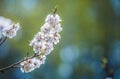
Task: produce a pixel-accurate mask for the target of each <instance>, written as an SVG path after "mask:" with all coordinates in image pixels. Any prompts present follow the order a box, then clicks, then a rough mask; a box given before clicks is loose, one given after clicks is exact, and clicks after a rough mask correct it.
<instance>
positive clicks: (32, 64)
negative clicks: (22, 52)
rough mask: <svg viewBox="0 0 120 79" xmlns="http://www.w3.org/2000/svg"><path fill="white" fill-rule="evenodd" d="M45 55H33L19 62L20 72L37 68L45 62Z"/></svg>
mask: <svg viewBox="0 0 120 79" xmlns="http://www.w3.org/2000/svg"><path fill="white" fill-rule="evenodd" d="M45 59H46V57H45V56H40V57H34V58H31V59H27V60H26V61H23V62H22V63H20V65H21V71H22V72H25V73H27V72H31V71H33V70H34V69H36V68H39V67H40V65H41V64H44V63H45Z"/></svg>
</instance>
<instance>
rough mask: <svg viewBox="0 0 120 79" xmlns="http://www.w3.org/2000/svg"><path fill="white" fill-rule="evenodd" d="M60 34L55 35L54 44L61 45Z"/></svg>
mask: <svg viewBox="0 0 120 79" xmlns="http://www.w3.org/2000/svg"><path fill="white" fill-rule="evenodd" d="M60 38H61V37H60V34H59V33H55V34H54V44H57V43H59V39H60Z"/></svg>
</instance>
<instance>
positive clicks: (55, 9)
mask: <svg viewBox="0 0 120 79" xmlns="http://www.w3.org/2000/svg"><path fill="white" fill-rule="evenodd" d="M56 12H57V7H56V6H55V8H54V10H53V14H56Z"/></svg>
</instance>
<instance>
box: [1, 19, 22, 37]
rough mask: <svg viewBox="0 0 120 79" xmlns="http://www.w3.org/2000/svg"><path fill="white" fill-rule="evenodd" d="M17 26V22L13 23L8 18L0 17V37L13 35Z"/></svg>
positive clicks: (17, 28) (18, 26)
mask: <svg viewBox="0 0 120 79" xmlns="http://www.w3.org/2000/svg"><path fill="white" fill-rule="evenodd" d="M19 28H20V25H19V23H16V24H14V23H12V21H11V20H10V19H7V18H4V17H0V39H1V38H3V37H8V38H13V37H15V36H16V33H17V31H18V30H19Z"/></svg>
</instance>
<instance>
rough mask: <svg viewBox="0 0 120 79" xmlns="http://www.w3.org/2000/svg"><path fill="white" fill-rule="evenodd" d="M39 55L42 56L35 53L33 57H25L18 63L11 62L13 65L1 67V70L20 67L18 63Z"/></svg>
mask: <svg viewBox="0 0 120 79" xmlns="http://www.w3.org/2000/svg"><path fill="white" fill-rule="evenodd" d="M38 56H40V55H36V54H34V55H33V56H31V57H27V58H25V59H23V60H20V61H18V62H16V63H13V64H11V65H9V66H7V67H4V68H1V69H0V72H4V71H5V70H9V69H12V68H20V66H17V65H19V64H20V63H21V62H23V61H26V60H28V59H32V58H34V57H38Z"/></svg>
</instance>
